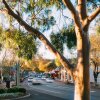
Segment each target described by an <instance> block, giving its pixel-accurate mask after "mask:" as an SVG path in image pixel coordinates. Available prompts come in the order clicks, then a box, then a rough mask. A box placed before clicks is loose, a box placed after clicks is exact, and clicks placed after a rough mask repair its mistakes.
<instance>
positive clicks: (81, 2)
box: [78, 0, 87, 20]
mask: <svg viewBox="0 0 100 100" xmlns="http://www.w3.org/2000/svg"><path fill="white" fill-rule="evenodd" d="M78 12H79V17H80V19H81V20H84V19H85V18H86V17H87V12H86V0H78Z"/></svg>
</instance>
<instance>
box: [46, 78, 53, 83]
mask: <svg viewBox="0 0 100 100" xmlns="http://www.w3.org/2000/svg"><path fill="white" fill-rule="evenodd" d="M46 82H48V83H52V82H54V80H53V79H51V78H46Z"/></svg>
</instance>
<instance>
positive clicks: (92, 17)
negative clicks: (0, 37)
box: [88, 7, 100, 22]
mask: <svg viewBox="0 0 100 100" xmlns="http://www.w3.org/2000/svg"><path fill="white" fill-rule="evenodd" d="M99 13H100V7H99V8H97V9H96V10H95V11H94V12H93V13H92V14H91V15H90V16H89V17H88V21H89V22H91V21H92V20H94V19H95V17H96V16H97V15H98V14H99Z"/></svg>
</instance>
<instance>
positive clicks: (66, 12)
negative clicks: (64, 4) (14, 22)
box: [0, 0, 76, 59]
mask: <svg viewBox="0 0 100 100" xmlns="http://www.w3.org/2000/svg"><path fill="white" fill-rule="evenodd" d="M71 1H72V2H74V0H71ZM63 14H64V15H66V16H68V17H70V18H71V13H70V11H69V10H68V9H65V10H64V11H63ZM52 15H53V16H54V17H55V19H56V25H54V26H53V27H52V29H50V30H49V31H46V32H44V33H43V34H44V35H45V36H46V37H47V38H48V40H50V37H49V36H50V33H51V32H52V31H54V32H56V31H57V30H58V27H59V29H61V28H62V27H63V23H67V24H70V21H71V20H64V19H63V17H62V16H61V15H60V14H59V11H57V10H56V8H55V7H54V8H53V13H52ZM26 18H27V16H24V19H26ZM58 19H60V20H58ZM5 23H6V24H5ZM0 24H2V25H5V27H8V25H9V24H8V21H7V19H5V18H4V16H3V15H0ZM38 53H39V54H40V55H42V56H43V57H44V58H46V59H54V58H55V56H54V54H52V53H51V52H50V51H49V50H48V49H47V48H46V46H45V45H44V44H43V43H41V46H40V47H39V50H38ZM75 53H76V51H74V52H70V50H68V48H66V47H65V50H64V56H65V57H66V58H70V57H72V56H73V54H75ZM0 56H1V55H0ZM75 56H76V55H75Z"/></svg>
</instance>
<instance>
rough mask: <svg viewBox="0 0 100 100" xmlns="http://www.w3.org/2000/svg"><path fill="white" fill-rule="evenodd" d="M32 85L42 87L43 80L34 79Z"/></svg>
mask: <svg viewBox="0 0 100 100" xmlns="http://www.w3.org/2000/svg"><path fill="white" fill-rule="evenodd" d="M32 84H33V85H40V84H42V80H41V79H40V78H34V79H33V80H32Z"/></svg>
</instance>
